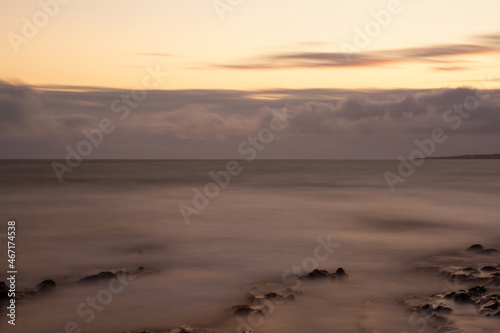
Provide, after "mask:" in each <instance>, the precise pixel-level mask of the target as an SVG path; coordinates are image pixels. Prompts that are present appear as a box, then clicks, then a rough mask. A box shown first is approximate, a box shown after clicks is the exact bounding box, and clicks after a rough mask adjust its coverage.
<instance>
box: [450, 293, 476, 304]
mask: <svg viewBox="0 0 500 333" xmlns="http://www.w3.org/2000/svg"><path fill="white" fill-rule="evenodd" d="M453 300H454V301H455V302H457V303H473V301H472V298H471V296H470V294H469V293H467V292H463V291H462V292H459V293H456V294H455V295H453Z"/></svg>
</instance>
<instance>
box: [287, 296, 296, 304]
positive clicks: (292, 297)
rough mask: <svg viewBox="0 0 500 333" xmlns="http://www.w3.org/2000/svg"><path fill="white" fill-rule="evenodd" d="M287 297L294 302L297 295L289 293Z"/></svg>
mask: <svg viewBox="0 0 500 333" xmlns="http://www.w3.org/2000/svg"><path fill="white" fill-rule="evenodd" d="M285 299H286V300H287V301H292V302H293V301H295V295H287V296H286V297H285Z"/></svg>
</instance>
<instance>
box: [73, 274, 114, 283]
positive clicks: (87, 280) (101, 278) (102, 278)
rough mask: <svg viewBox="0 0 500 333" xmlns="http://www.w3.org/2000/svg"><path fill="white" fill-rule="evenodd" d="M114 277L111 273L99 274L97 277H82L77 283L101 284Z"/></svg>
mask: <svg viewBox="0 0 500 333" xmlns="http://www.w3.org/2000/svg"><path fill="white" fill-rule="evenodd" d="M115 277H116V274H115V273H112V272H101V273H99V274H97V275H90V276H87V277H84V278H83V279H81V280H80V281H78V283H95V282H102V281H108V280H111V279H113V278H115Z"/></svg>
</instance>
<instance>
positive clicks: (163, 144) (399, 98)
mask: <svg viewBox="0 0 500 333" xmlns="http://www.w3.org/2000/svg"><path fill="white" fill-rule="evenodd" d="M419 52H423V51H419ZM127 94H128V95H130V92H129V91H125V90H113V89H98V88H95V89H89V88H86V89H83V88H77V87H51V89H47V87H46V88H45V89H40V88H36V87H29V86H22V85H11V84H8V83H0V142H1V143H0V157H1V158H48V159H53V158H64V157H65V154H66V150H65V147H66V146H68V145H70V146H72V145H73V146H74V145H75V144H76V143H77V142H79V141H80V140H82V138H84V137H83V135H82V131H83V130H87V131H90V130H92V129H95V128H98V127H99V123H100V121H101V120H102V119H103V118H108V119H111V121H112V122H113V124H114V125H115V126H116V128H115V130H114V132H113V133H111V134H107V135H106V137H105V138H104V140H103V143H102V144H101V145H100V146H99V147H96V148H95V149H94V152H93V153H92V155H91V156H89V158H158V159H163V158H179V159H180V158H238V157H239V156H238V152H237V147H238V144H239V143H240V142H241V141H242V140H244V139H246V138H247V137H248V136H252V135H255V134H256V133H257V132H258V131H259V130H260V129H262V128H263V127H265V126H267V124H269V121H270V119H271V118H272V117H273V115H274V112H275V111H276V110H279V109H282V108H283V107H287V108H288V109H290V110H292V111H293V112H294V113H295V114H297V117H296V118H295V119H294V120H293V121H292V122H290V124H289V125H288V126H287V127H286V129H285V130H284V131H283V132H280V133H279V137H278V138H277V140H276V141H275V142H273V144H272V145H269V147H267V148H266V151H264V152H262V154H261V155H260V157H262V158H396V157H397V155H398V154H406V153H408V152H409V151H411V150H412V149H413V148H412V145H413V141H414V140H415V139H417V138H423V137H426V136H428V135H429V133H430V132H431V131H432V130H433V129H434V128H437V127H440V128H443V129H445V130H446V131H448V132H449V134H450V139H449V140H448V142H447V143H446V144H445V145H443V146H442V147H440V149H439V151H437V154H439V155H449V154H468V153H494V152H500V147H499V144H498V142H500V141H499V140H498V139H499V136H500V133H499V131H498V128H500V112H499V107H500V95H499V94H498V91H496V90H495V91H489V92H488V91H486V90H481V91H475V90H473V89H470V88H459V89H438V90H370V91H351V90H341V89H307V90H285V89H275V90H261V91H232V90H176V91H158V90H156V91H148V93H147V96H146V98H145V99H144V101H142V102H140V103H137V105H136V106H135V107H133V108H132V107H130V109H129V110H130V113H129V115H128V117H126V118H124V119H120V117H119V116H120V114H119V113H116V112H113V108H112V106H111V105H112V104H113V101H115V100H117V99H120V98H122V96H123V95H127ZM470 96H482V97H483V98H481V99H480V104H479V105H478V108H477V110H475V111H474V112H471V113H470V115H469V116H468V117H467V118H465V117H463V119H462V122H461V124H460V126H459V128H458V129H456V130H455V129H453V128H452V125H454V122H451V121H448V122H447V121H446V120H445V119H444V117H443V115H444V114H445V113H446V112H447V110H450V109H453V107H454V105H458V104H463V103H464V102H465V101H467V100H468V101H469V102H470V101H471V99H470ZM486 96H487V98H484V97H486ZM468 98H469V99H468ZM478 100H479V99H478Z"/></svg>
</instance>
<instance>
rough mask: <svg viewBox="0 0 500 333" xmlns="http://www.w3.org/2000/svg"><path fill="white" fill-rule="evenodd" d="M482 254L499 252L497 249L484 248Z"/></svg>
mask: <svg viewBox="0 0 500 333" xmlns="http://www.w3.org/2000/svg"><path fill="white" fill-rule="evenodd" d="M479 253H480V254H493V253H498V250H497V249H484V250H482V251H480V252H479Z"/></svg>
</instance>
